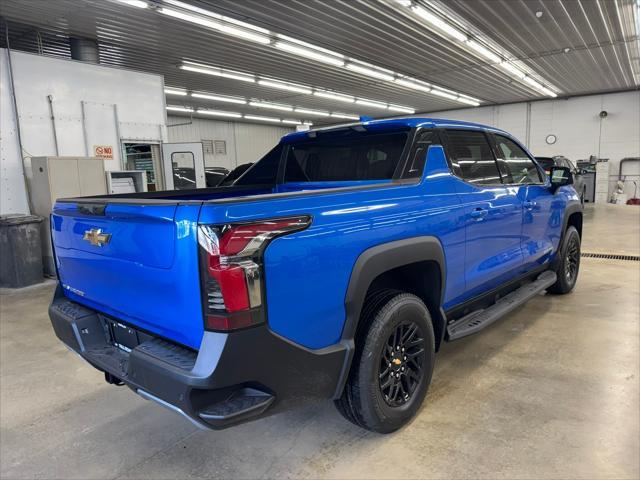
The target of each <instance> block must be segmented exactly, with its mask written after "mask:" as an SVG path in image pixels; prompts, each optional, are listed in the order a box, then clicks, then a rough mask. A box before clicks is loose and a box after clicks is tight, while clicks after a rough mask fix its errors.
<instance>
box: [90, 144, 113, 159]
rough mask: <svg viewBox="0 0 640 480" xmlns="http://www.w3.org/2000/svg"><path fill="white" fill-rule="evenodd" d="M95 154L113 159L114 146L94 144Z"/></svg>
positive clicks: (95, 155)
mask: <svg viewBox="0 0 640 480" xmlns="http://www.w3.org/2000/svg"><path fill="white" fill-rule="evenodd" d="M93 156H94V157H98V158H104V159H105V160H113V147H112V146H111V145H94V146H93Z"/></svg>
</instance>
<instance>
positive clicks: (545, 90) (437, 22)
mask: <svg viewBox="0 0 640 480" xmlns="http://www.w3.org/2000/svg"><path fill="white" fill-rule="evenodd" d="M396 3H398V4H400V5H402V6H403V7H405V8H408V9H410V10H411V11H412V12H413V13H415V14H416V15H417V16H419V17H420V18H421V19H423V20H425V21H426V22H427V23H428V24H429V25H430V26H431V27H433V28H434V29H435V30H436V31H438V32H440V33H441V34H444V35H445V36H446V37H449V38H450V39H453V40H456V41H458V42H460V43H461V44H463V45H464V46H466V47H468V48H469V49H470V50H472V51H473V52H474V53H475V54H477V55H479V56H480V57H482V58H483V59H484V60H487V61H489V62H490V63H491V64H492V66H493V67H497V68H499V69H501V70H502V71H503V72H506V73H508V74H509V75H510V76H512V77H515V78H516V79H518V80H519V81H521V82H523V83H525V84H526V85H528V86H529V87H530V88H532V89H533V90H535V91H537V92H539V93H542V94H544V95H547V96H549V97H557V96H558V94H557V93H556V92H555V91H554V90H553V89H551V88H549V87H547V86H545V85H543V84H542V83H541V82H539V81H537V80H535V79H534V78H532V77H531V76H530V75H529V74H528V73H525V72H524V71H522V70H521V69H520V68H519V67H518V66H516V65H515V64H514V63H513V62H512V61H509V60H505V59H503V58H502V57H501V56H500V55H498V54H497V53H496V52H494V51H493V49H491V48H489V47H488V46H486V45H485V42H484V41H482V42H481V41H478V39H477V38H470V35H468V34H467V33H466V32H463V31H462V30H461V29H459V28H457V27H456V26H454V25H452V24H451V23H450V22H449V21H446V20H445V19H444V18H446V17H447V15H448V14H447V12H440V11H438V10H437V6H436V5H435V4H433V3H431V4H429V5H430V7H431V8H432V9H436V12H437V13H439V14H441V16H442V17H444V18H441V16H440V15H436V14H435V13H433V12H431V11H429V10H427V9H426V8H424V7H422V6H420V5H414V4H413V3H412V2H411V1H410V0H396ZM536 76H538V75H537V74H536ZM396 83H398V84H400V85H404V86H406V87H409V88H414V89H416V90H420V89H422V88H420V87H418V86H417V85H412V84H411V82H410V81H407V80H402V81H399V80H396ZM427 88H428V87H426V86H425V87H424V88H423V90H424V91H427V90H426V89H427ZM441 90H442V89H441ZM441 90H436V89H433V88H432V89H431V90H430V91H429V93H431V94H433V95H438V96H441V97H445V98H450V99H453V98H451V96H452V94H447V95H442V91H441ZM453 93H455V92H453ZM453 96H454V97H456V98H455V100H457V101H459V102H462V103H468V104H470V105H473V104H475V103H478V104H479V100H478V99H474V98H471V97H468V96H467V95H461V94H458V95H455V94H454V95H453Z"/></svg>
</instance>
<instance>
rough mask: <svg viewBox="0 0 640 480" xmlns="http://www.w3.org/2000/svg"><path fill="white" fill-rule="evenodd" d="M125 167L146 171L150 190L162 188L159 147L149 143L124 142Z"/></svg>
mask: <svg viewBox="0 0 640 480" xmlns="http://www.w3.org/2000/svg"><path fill="white" fill-rule="evenodd" d="M123 146H124V151H125V156H126V158H125V162H124V164H125V169H126V170H144V171H146V172H147V189H148V190H149V191H150V192H153V191H156V190H162V183H161V179H160V177H159V173H158V172H160V148H159V146H158V145H156V144H149V143H125V144H124V145H123Z"/></svg>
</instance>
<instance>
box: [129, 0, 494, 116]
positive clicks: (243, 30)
mask: <svg viewBox="0 0 640 480" xmlns="http://www.w3.org/2000/svg"><path fill="white" fill-rule="evenodd" d="M117 1H119V2H120V3H123V4H126V5H130V6H134V7H138V8H148V7H149V6H150V5H151V4H150V3H149V2H147V1H143V0H117ZM396 1H398V2H399V3H400V4H401V5H403V6H404V7H406V8H411V9H412V10H413V11H414V12H416V13H417V14H418V15H420V16H421V17H422V18H424V19H425V20H427V21H428V22H429V23H431V24H432V25H434V26H436V27H437V28H438V29H440V30H441V31H444V32H446V33H448V34H449V35H450V36H452V37H453V38H456V39H458V40H460V41H468V39H467V36H466V35H465V34H464V33H463V32H461V31H459V30H458V29H456V28H455V27H453V26H451V25H449V23H447V22H445V21H444V20H442V19H440V18H439V17H438V16H436V15H434V14H433V13H431V12H429V11H427V10H426V9H424V8H422V7H420V6H417V5H413V4H412V2H411V1H410V0H396ZM167 5H170V6H167ZM153 6H154V10H155V11H157V12H159V13H160V14H163V15H166V16H169V17H172V18H175V19H178V20H181V21H186V22H191V23H194V24H196V25H200V26H202V27H205V28H209V29H211V30H215V31H218V32H222V33H225V34H228V35H232V36H235V37H238V38H242V39H244V40H248V41H252V42H256V43H260V44H263V45H269V46H271V47H273V48H276V49H279V50H282V51H284V52H287V53H290V54H293V55H298V56H301V57H304V58H308V59H310V60H315V61H317V62H320V63H325V64H328V65H332V66H334V67H340V68H345V69H347V70H350V71H352V72H356V73H358V74H360V75H364V76H367V77H370V78H374V79H376V80H382V81H386V82H393V83H395V84H397V85H400V86H405V87H406V86H408V84H409V83H410V82H415V83H416V84H419V82H420V81H419V80H418V79H412V78H410V77H405V76H403V75H401V74H398V73H396V72H394V71H392V70H388V69H385V68H382V67H379V66H377V65H372V64H369V63H365V62H362V61H359V60H357V59H354V58H350V57H347V56H345V55H342V54H341V53H338V52H335V51H333V50H329V49H327V48H323V47H320V46H317V45H313V44H311V43H308V42H304V41H302V40H298V39H296V38H293V37H289V36H287V35H282V34H277V33H274V32H271V31H270V30H268V29H266V28H262V27H259V26H257V25H253V24H251V23H248V22H243V21H241V20H237V19H235V18H233V17H227V16H224V15H220V14H218V13H215V12H212V11H210V10H206V9H204V8H200V7H196V6H194V5H191V4H189V3H185V2H181V1H179V0H162V1H161V3H160V5H158V3H157V2H153ZM174 7H175V8H174ZM470 47H471V48H474V49H475V50H476V51H478V53H480V54H483V55H484V56H485V57H487V56H488V58H490V59H492V58H494V57H493V55H495V54H493V53H492V52H491V51H490V50H489V49H487V48H486V47H484V46H483V45H481V44H479V43H477V42H475V43H472V44H470ZM496 58H497V57H496ZM181 68H182V69H183V70H188V71H194V72H202V73H208V74H210V75H217V76H220V77H226V78H234V77H232V76H231V75H233V74H232V73H228V72H227V73H225V72H215V71H206V70H205V69H203V68H202V67H198V66H195V65H183V66H181ZM236 78H237V79H239V80H243V81H247V82H255V81H256V80H255V79H251V78H247V77H242V76H238V77H236ZM410 88H411V87H410ZM414 90H418V91H421V92H423V93H428V94H431V93H432V90H431V89H430V88H428V87H422V88H414ZM300 93H307V94H308V92H300ZM461 96H462V94H459V96H454V97H455V98H454V99H456V100H457V98H459V97H461ZM476 100H477V99H476ZM477 103H479V100H478V101H477Z"/></svg>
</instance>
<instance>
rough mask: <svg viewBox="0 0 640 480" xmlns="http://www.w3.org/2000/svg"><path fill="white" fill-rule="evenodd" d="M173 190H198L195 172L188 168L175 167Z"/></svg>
mask: <svg viewBox="0 0 640 480" xmlns="http://www.w3.org/2000/svg"><path fill="white" fill-rule="evenodd" d="M173 188H175V189H176V190H189V189H193V188H196V172H195V170H194V169H193V168H186V167H173Z"/></svg>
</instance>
